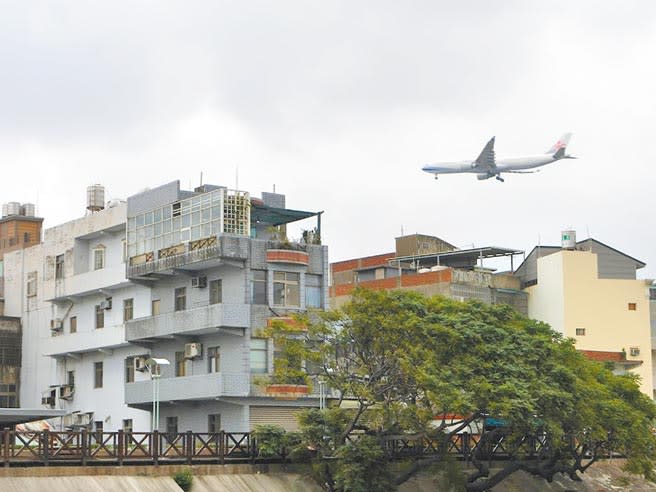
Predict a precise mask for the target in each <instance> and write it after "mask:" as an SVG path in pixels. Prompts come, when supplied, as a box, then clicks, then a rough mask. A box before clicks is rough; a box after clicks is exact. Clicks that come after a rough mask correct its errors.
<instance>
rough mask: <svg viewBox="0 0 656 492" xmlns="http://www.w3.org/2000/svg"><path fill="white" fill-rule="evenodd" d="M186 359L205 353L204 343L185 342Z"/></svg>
mask: <svg viewBox="0 0 656 492" xmlns="http://www.w3.org/2000/svg"><path fill="white" fill-rule="evenodd" d="M184 352H185V355H184V356H185V359H195V358H196V357H200V356H201V354H202V353H203V344H202V343H185V351H184Z"/></svg>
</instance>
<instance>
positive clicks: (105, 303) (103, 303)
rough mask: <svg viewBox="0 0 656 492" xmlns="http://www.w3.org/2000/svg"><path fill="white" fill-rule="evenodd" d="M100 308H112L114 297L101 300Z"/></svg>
mask: <svg viewBox="0 0 656 492" xmlns="http://www.w3.org/2000/svg"><path fill="white" fill-rule="evenodd" d="M100 309H112V298H111V297H108V298H107V299H105V300H104V301H100Z"/></svg>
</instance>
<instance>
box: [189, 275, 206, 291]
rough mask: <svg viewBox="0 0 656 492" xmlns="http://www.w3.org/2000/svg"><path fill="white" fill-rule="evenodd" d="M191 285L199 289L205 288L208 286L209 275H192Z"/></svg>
mask: <svg viewBox="0 0 656 492" xmlns="http://www.w3.org/2000/svg"><path fill="white" fill-rule="evenodd" d="M191 286H192V287H194V288H197V289H204V288H205V287H207V277H205V276H202V277H192V279H191Z"/></svg>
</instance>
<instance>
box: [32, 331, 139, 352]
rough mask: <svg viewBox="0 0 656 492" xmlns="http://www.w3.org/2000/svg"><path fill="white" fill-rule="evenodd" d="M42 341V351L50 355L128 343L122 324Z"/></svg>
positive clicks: (90, 350)
mask: <svg viewBox="0 0 656 492" xmlns="http://www.w3.org/2000/svg"><path fill="white" fill-rule="evenodd" d="M43 343H44V347H45V350H44V353H45V355H47V356H50V357H63V356H67V355H68V356H70V355H72V354H84V353H89V352H95V351H97V350H107V349H112V348H116V347H122V346H126V345H129V344H128V342H127V341H126V340H125V328H124V326H123V325H122V324H121V325H115V326H106V327H105V328H98V329H96V330H93V331H83V332H77V333H67V334H63V335H58V336H54V337H48V338H46V339H44V340H43Z"/></svg>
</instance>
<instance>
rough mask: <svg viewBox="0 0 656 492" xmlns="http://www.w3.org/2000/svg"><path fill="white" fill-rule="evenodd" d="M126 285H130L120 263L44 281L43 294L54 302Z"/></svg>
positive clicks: (95, 293) (123, 266) (123, 267)
mask: <svg viewBox="0 0 656 492" xmlns="http://www.w3.org/2000/svg"><path fill="white" fill-rule="evenodd" d="M127 285H130V282H129V281H128V279H127V278H125V265H124V264H123V263H120V264H118V265H111V266H106V267H105V268H101V269H99V270H92V271H89V272H85V273H79V274H77V275H73V276H72V277H66V278H64V279H60V280H57V281H56V282H52V281H49V282H44V295H45V298H46V299H49V300H51V301H55V302H56V301H58V300H63V299H68V298H70V297H76V296H80V297H82V296H87V295H97V294H98V292H99V291H101V290H103V291H108V290H114V289H118V288H121V287H125V286H127Z"/></svg>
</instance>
